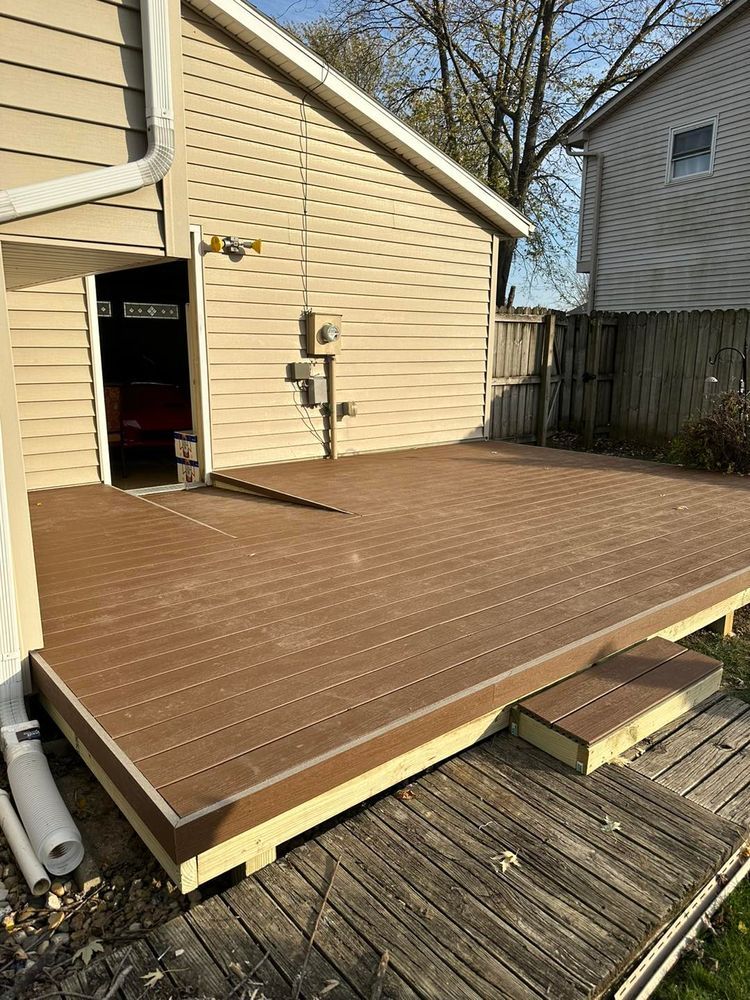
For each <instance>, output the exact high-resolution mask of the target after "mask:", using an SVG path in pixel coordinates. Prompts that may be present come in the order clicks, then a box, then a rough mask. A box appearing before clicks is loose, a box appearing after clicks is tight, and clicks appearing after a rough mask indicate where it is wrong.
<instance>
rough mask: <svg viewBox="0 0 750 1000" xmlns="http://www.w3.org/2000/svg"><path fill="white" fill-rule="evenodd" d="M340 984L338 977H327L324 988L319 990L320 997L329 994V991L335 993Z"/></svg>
mask: <svg viewBox="0 0 750 1000" xmlns="http://www.w3.org/2000/svg"><path fill="white" fill-rule="evenodd" d="M338 985H339V981H338V979H327V980H326V981H325V983H324V984H323V989H322V990H320V991H319V992H318V996H319V997H325V996H328V994H329V993H333V991H334V990H335V989H336V987H337V986H338Z"/></svg>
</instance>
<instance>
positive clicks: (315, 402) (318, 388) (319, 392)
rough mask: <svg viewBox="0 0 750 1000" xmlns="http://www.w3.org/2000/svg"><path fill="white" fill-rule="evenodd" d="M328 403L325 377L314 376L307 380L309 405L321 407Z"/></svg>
mask: <svg viewBox="0 0 750 1000" xmlns="http://www.w3.org/2000/svg"><path fill="white" fill-rule="evenodd" d="M327 402H328V386H327V385H326V380H325V378H324V376H323V375H313V377H312V378H310V379H308V380H307V405H308V406H321V405H322V404H323V403H327Z"/></svg>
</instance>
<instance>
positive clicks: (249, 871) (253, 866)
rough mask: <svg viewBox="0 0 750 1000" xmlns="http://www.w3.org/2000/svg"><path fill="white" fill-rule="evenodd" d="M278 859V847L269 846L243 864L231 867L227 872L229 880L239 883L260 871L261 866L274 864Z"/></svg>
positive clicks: (232, 882) (235, 883)
mask: <svg viewBox="0 0 750 1000" xmlns="http://www.w3.org/2000/svg"><path fill="white" fill-rule="evenodd" d="M275 860H276V848H275V847H267V848H266V849H265V850H263V851H260V852H259V853H258V854H254V855H253V856H252V857H251V858H248V859H247V861H243V862H242V864H239V865H235V867H234V868H230V870H229V871H228V872H227V875H228V877H229V881H230V882H231V884H232V885H239V883H240V882H243V881H244V880H245V879H246V878H248V876H250V875H254V874H255V873H256V872H258V871H260V870H261V868H265V867H266V865H272V864H273V863H274V861H275Z"/></svg>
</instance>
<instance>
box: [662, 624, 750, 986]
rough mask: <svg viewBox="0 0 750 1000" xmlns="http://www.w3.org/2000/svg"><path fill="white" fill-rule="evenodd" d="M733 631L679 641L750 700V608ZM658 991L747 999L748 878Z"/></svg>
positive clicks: (749, 951) (749, 949)
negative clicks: (719, 666) (717, 667)
mask: <svg viewBox="0 0 750 1000" xmlns="http://www.w3.org/2000/svg"><path fill="white" fill-rule="evenodd" d="M734 628H735V635H734V636H732V637H730V638H727V639H723V638H722V637H721V636H718V635H716V634H715V633H713V632H708V631H703V632H696V633H695V635H691V636H688V638H686V639H681V640H680V642H681V643H683V644H684V645H685V646H690V648H691V649H696V650H698V651H700V652H701V653H706V654H707V655H708V656H714V657H715V658H716V659H717V660H721V661H722V662H723V663H724V687H725V688H726V689H727V690H728V691H729V692H731V693H732V694H734V695H735V696H737V697H739V698H744V700H745V701H750V608H743V609H742V610H741V611H738V612H737V614H736V615H735V621H734ZM711 925H712V930H711V931H709V932H706V933H705V934H704V935H703V936H702V937H701V938H700V939H699V940H697V941H696V942H694V944H693V947H692V949H691V951H689V952H688V953H687V954H686V956H685V957H684V958H683V960H682V961H681V962H680V963H679V965H678V966H677V967H676V968H675V969H674V970H673V971H672V973H671V974H670V975H669V976H668V977H667V978H666V979H665V981H664V982H663V983H662V985H661V986H660V987H659V989H658V990H657V991H656V993H655V994H654V997H655V1000H748V998H749V997H750V880H748V879H746V880H745V881H744V882H743V883H742V885H740V886H739V887H738V888H737V889H736V890H735V891H734V892H733V893H732V895H731V896H730V897H729V899H728V900H727V902H726V904H725V905H724V906H723V907H722V908H721V910H719V911H718V913H716V914H715V916H714V917H713V918H712V921H711Z"/></svg>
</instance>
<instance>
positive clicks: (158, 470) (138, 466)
mask: <svg viewBox="0 0 750 1000" xmlns="http://www.w3.org/2000/svg"><path fill="white" fill-rule="evenodd" d="M188 298H189V292H188V263H187V261H175V262H173V263H169V264H156V265H154V266H152V267H141V268H136V269H133V270H129V271H116V272H113V273H111V274H100V275H98V276H97V277H96V299H97V314H98V322H99V340H100V349H101V367H102V377H103V382H104V409H105V413H106V420H107V438H108V444H109V450H110V466H111V470H112V483H113V484H114V485H115V486H119V487H121V488H122V489H126V490H133V489H144V488H149V487H158V486H168V485H171V484H176V483H177V482H178V472H177V459H176V457H175V444H174V434H175V431H190V430H191V429H192V427H193V413H192V407H191V394H190V386H191V373H190V355H189V350H188V325H187V304H188Z"/></svg>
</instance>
